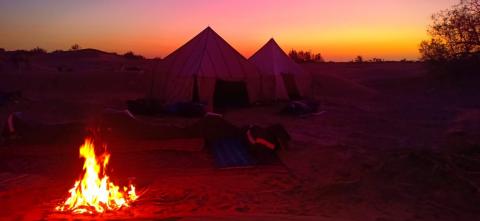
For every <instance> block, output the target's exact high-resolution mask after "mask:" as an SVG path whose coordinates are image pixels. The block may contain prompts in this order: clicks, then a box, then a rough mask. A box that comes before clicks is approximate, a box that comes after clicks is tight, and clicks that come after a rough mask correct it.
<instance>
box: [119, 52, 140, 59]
mask: <svg viewBox="0 0 480 221" xmlns="http://www.w3.org/2000/svg"><path fill="white" fill-rule="evenodd" d="M123 57H125V58H127V59H144V57H143V56H141V55H136V54H135V53H133V51H129V52H127V53H125V54H123Z"/></svg>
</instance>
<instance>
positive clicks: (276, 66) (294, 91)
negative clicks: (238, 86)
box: [249, 38, 312, 100]
mask: <svg viewBox="0 0 480 221" xmlns="http://www.w3.org/2000/svg"><path fill="white" fill-rule="evenodd" d="M249 60H250V61H251V62H252V63H253V64H255V65H256V66H257V68H258V69H259V70H260V72H261V74H262V86H263V88H262V94H263V96H264V98H265V99H272V98H273V99H274V100H287V99H298V98H300V97H309V96H311V93H312V83H311V80H312V77H311V75H310V73H308V72H307V71H305V70H304V69H303V68H302V67H301V66H300V65H298V64H297V63H295V62H294V61H293V60H292V59H290V57H289V56H288V55H287V54H286V53H285V52H284V51H283V50H282V49H281V48H280V46H279V45H278V44H277V42H275V40H274V39H273V38H272V39H270V41H268V42H267V43H266V44H265V45H264V46H263V47H262V48H260V50H258V51H257V52H256V53H255V54H254V55H253V56H252V57H250V59H249Z"/></svg>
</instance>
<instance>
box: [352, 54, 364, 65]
mask: <svg viewBox="0 0 480 221" xmlns="http://www.w3.org/2000/svg"><path fill="white" fill-rule="evenodd" d="M353 62H356V63H362V62H363V57H362V56H361V55H358V56H357V57H355V59H354V60H353Z"/></svg>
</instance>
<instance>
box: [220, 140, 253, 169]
mask: <svg viewBox="0 0 480 221" xmlns="http://www.w3.org/2000/svg"><path fill="white" fill-rule="evenodd" d="M212 151H213V156H214V159H215V165H216V167H217V168H221V169H228V168H246V167H252V166H254V165H255V164H256V162H255V160H254V159H253V157H252V156H251V155H250V154H249V153H248V151H247V146H246V144H245V143H244V142H242V140H240V139H238V138H222V139H218V140H215V141H213V142H212Z"/></svg>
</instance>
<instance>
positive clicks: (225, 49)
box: [163, 27, 259, 80]
mask: <svg viewBox="0 0 480 221" xmlns="http://www.w3.org/2000/svg"><path fill="white" fill-rule="evenodd" d="M163 65H164V68H165V69H164V70H165V71H166V72H167V73H168V74H170V75H173V76H185V77H190V76H199V77H212V78H220V79H224V80H226V79H227V80H228V79H246V78H256V77H259V74H258V70H257V68H256V67H255V65H253V64H251V63H250V62H249V61H248V60H247V59H246V58H245V57H243V56H242V55H241V54H240V53H239V52H238V51H236V50H235V49H234V48H233V47H232V46H230V45H229V44H228V43H227V42H226V41H225V40H224V39H223V38H222V37H220V35H218V34H217V33H216V32H215V31H214V30H213V29H212V28H210V27H207V28H206V29H205V30H203V31H202V32H200V33H199V34H198V35H197V36H195V37H194V38H193V39H191V40H190V41H188V42H187V43H186V44H184V45H183V46H182V47H180V48H178V49H177V50H175V51H174V52H172V53H171V54H170V55H168V56H167V57H166V58H165V59H164V62H163Z"/></svg>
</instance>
